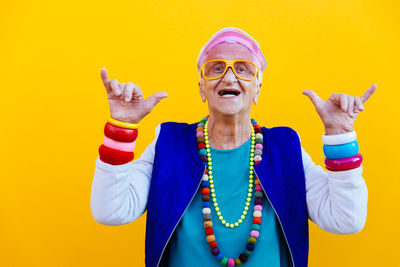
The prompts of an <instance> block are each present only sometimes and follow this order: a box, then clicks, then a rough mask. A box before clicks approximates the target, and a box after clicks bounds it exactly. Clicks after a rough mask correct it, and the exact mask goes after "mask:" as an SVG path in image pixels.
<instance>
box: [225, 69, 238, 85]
mask: <svg viewBox="0 0 400 267" xmlns="http://www.w3.org/2000/svg"><path fill="white" fill-rule="evenodd" d="M222 78H223V80H224V81H226V82H232V83H233V82H235V81H236V80H237V79H236V75H235V73H233V70H232V68H231V67H228V69H227V70H226V72H225V74H224V76H223V77H222Z"/></svg>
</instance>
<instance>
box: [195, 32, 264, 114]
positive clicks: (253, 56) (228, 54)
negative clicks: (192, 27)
mask: <svg viewBox="0 0 400 267" xmlns="http://www.w3.org/2000/svg"><path fill="white" fill-rule="evenodd" d="M216 59H234V60H244V61H243V62H237V63H234V65H233V66H232V67H233V69H232V67H227V69H226V72H225V74H224V75H223V76H221V77H219V78H217V79H209V76H210V75H208V74H207V73H203V72H202V71H201V69H202V66H203V69H204V70H207V68H205V67H206V66H210V65H211V63H216V64H217V63H221V64H220V66H218V65H216V64H215V65H214V68H216V67H215V66H217V67H218V68H219V69H217V70H218V71H221V74H222V71H223V69H225V66H227V64H226V62H215V61H211V62H210V60H216ZM246 61H249V62H251V63H249V62H246ZM207 62H208V63H207ZM205 63H206V64H205ZM242 64H247V65H246V66H249V67H246V66H244V65H242ZM241 66H243V68H242V67H241ZM197 67H198V69H199V74H200V81H199V91H200V95H201V97H202V100H203V102H205V101H206V100H207V101H208V106H209V109H210V113H215V112H217V113H221V114H224V115H236V114H240V113H242V114H248V113H250V109H251V106H252V103H253V102H254V103H257V101H258V96H259V94H260V88H261V82H262V71H263V70H264V69H265V67H266V61H265V58H264V56H263V54H262V52H261V50H260V49H259V46H258V43H257V42H256V41H255V40H254V39H253V38H251V37H250V36H249V35H248V34H246V33H244V32H243V31H241V30H239V29H236V28H225V29H222V30H220V31H219V32H217V33H216V34H215V35H214V36H213V37H212V38H211V39H210V41H208V43H207V44H206V45H205V46H204V47H203V48H202V50H201V52H200V55H199V58H198V62H197ZM234 69H235V70H236V74H237V75H238V76H236V75H235V73H234ZM243 73H248V74H247V76H246V75H244V74H243ZM253 73H254V74H255V75H256V77H255V78H254V77H252V76H254V75H252V74H253ZM204 74H206V75H204ZM218 76H220V75H218ZM218 76H215V77H218ZM205 77H207V79H206V78H205ZM246 78H247V79H246ZM249 78H250V79H249ZM252 78H253V79H252Z"/></svg>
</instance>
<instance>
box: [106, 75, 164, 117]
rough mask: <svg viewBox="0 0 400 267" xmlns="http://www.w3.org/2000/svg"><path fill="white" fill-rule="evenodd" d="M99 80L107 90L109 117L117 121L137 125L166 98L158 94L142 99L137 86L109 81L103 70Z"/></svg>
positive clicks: (160, 93) (161, 93) (162, 94)
mask: <svg viewBox="0 0 400 267" xmlns="http://www.w3.org/2000/svg"><path fill="white" fill-rule="evenodd" d="M101 79H102V80H103V84H104V87H105V88H106V90H107V98H108V103H109V105H110V116H111V118H113V119H116V120H119V121H124V122H129V123H138V122H139V121H141V120H142V119H143V118H144V117H145V116H146V115H147V114H149V113H150V112H151V111H152V109H153V108H154V106H155V105H157V103H158V102H160V100H161V99H163V98H166V97H168V94H167V93H165V92H158V93H155V94H153V95H152V96H150V97H149V98H147V99H144V98H143V93H142V90H141V89H140V87H139V86H137V85H135V84H133V83H118V81H117V80H115V79H113V80H111V81H110V80H109V79H108V75H107V71H106V69H105V68H102V69H101Z"/></svg>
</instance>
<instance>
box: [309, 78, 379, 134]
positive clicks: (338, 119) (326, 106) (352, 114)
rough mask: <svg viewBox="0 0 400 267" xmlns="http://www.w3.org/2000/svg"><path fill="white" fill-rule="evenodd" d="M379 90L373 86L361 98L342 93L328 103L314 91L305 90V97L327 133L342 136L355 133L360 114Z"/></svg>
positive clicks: (332, 97) (332, 96)
mask: <svg viewBox="0 0 400 267" xmlns="http://www.w3.org/2000/svg"><path fill="white" fill-rule="evenodd" d="M376 88H377V85H376V84H373V85H372V86H371V87H370V88H369V89H368V90H367V91H366V92H365V93H364V94H363V95H362V96H361V97H357V96H354V97H353V96H350V95H346V94H342V93H333V94H332V95H331V96H330V97H329V99H328V100H327V101H324V100H322V99H321V98H320V97H319V96H318V95H317V94H316V93H315V92H314V91H311V90H304V91H303V95H306V96H308V97H309V98H310V100H311V102H312V103H313V104H314V106H315V109H316V110H317V112H318V115H319V116H320V117H321V120H322V122H323V124H324V126H325V132H326V134H327V135H330V134H342V133H346V132H351V131H353V125H354V121H355V119H356V117H357V116H358V114H359V113H360V112H361V111H363V110H364V103H365V101H367V100H368V98H370V97H371V95H372V94H373V93H374V92H375V90H376Z"/></svg>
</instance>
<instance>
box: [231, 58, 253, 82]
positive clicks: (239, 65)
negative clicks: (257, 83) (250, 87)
mask: <svg viewBox="0 0 400 267" xmlns="http://www.w3.org/2000/svg"><path fill="white" fill-rule="evenodd" d="M233 67H234V68H235V72H236V74H237V75H238V76H239V78H243V79H253V78H254V76H255V75H256V67H255V66H254V65H253V64H251V63H250V62H246V61H236V62H235V64H234V65H233Z"/></svg>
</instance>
